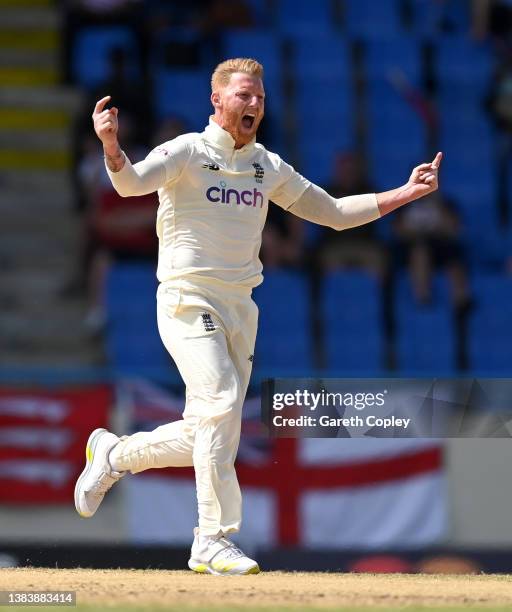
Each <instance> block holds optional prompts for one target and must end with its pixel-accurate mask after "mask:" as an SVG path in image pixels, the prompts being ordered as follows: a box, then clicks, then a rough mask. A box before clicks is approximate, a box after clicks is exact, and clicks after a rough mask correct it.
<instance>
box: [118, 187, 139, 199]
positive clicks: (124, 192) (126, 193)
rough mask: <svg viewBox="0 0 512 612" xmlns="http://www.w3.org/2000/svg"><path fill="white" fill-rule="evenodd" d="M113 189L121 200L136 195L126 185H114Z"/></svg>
mask: <svg viewBox="0 0 512 612" xmlns="http://www.w3.org/2000/svg"><path fill="white" fill-rule="evenodd" d="M114 189H115V190H116V192H117V194H118V195H120V196H121V197H122V198H129V197H130V196H134V195H138V194H137V193H134V190H133V189H132V188H131V187H129V186H127V185H114Z"/></svg>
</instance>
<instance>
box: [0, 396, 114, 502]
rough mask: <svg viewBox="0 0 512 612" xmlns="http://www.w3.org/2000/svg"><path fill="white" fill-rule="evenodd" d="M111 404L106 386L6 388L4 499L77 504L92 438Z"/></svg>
mask: <svg viewBox="0 0 512 612" xmlns="http://www.w3.org/2000/svg"><path fill="white" fill-rule="evenodd" d="M111 406H112V390H111V388H110V387H109V386H106V385H95V386H91V387H89V386H87V387H73V388H66V389H56V390H48V389H42V388H31V389H16V388H0V502H2V503H16V504H36V503H37V504H40V503H49V504H60V503H64V504H72V503H73V489H74V486H75V481H76V479H77V477H78V475H79V474H80V472H81V471H82V470H83V467H84V463H85V446H86V443H87V439H88V437H89V434H90V433H91V431H92V430H94V429H96V428H98V427H107V426H108V420H109V418H108V417H109V411H110V408H111Z"/></svg>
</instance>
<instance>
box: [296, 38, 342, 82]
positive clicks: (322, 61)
mask: <svg viewBox="0 0 512 612" xmlns="http://www.w3.org/2000/svg"><path fill="white" fill-rule="evenodd" d="M289 40H290V42H291V57H290V62H291V65H292V69H293V72H294V76H295V78H297V79H299V80H301V81H307V80H308V79H309V78H317V79H329V78H332V79H347V80H348V79H350V78H351V75H352V60H351V56H350V47H349V45H348V43H347V41H346V40H345V39H344V38H343V37H342V36H340V35H338V34H334V33H329V34H322V35H318V34H314V33H311V32H310V33H309V34H307V35H301V36H297V35H296V34H295V35H292V36H290V37H289Z"/></svg>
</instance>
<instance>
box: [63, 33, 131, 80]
mask: <svg viewBox="0 0 512 612" xmlns="http://www.w3.org/2000/svg"><path fill="white" fill-rule="evenodd" d="M117 48H121V49H123V50H124V51H125V52H126V54H127V57H128V66H127V67H128V69H129V74H130V77H131V78H132V79H133V80H134V81H135V82H136V81H137V79H139V78H140V76H141V70H140V63H139V57H140V52H139V49H138V46H137V40H136V38H135V35H134V33H133V32H132V31H131V30H130V28H128V27H125V26H90V27H87V28H81V29H80V30H79V32H78V33H77V35H76V37H75V40H74V42H73V49H72V52H71V53H72V58H71V66H72V74H73V80H74V81H75V83H77V84H79V85H83V86H84V87H86V88H89V89H92V88H94V87H96V86H97V85H99V84H101V83H102V82H103V81H105V80H106V79H107V77H108V76H109V70H110V62H109V57H110V53H111V52H112V51H113V50H114V49H117Z"/></svg>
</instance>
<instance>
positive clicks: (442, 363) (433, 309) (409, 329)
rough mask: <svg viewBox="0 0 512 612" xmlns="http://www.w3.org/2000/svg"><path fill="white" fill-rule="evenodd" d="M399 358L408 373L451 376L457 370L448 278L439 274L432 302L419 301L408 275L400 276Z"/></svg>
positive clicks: (402, 369)
mask: <svg viewBox="0 0 512 612" xmlns="http://www.w3.org/2000/svg"><path fill="white" fill-rule="evenodd" d="M395 327H396V342H395V351H396V361H397V365H398V369H399V371H400V372H402V373H406V374H407V375H426V376H429V375H431V376H449V375H452V374H453V373H454V372H455V367H456V364H455V333H454V326H453V316H452V311H451V306H450V302H449V292H448V286H447V279H446V277H444V276H441V275H437V276H435V277H434V279H433V284H432V303H431V304H429V305H428V306H420V305H418V304H417V303H416V301H415V299H414V296H413V293H412V287H411V284H410V282H409V278H408V276H407V275H406V274H405V273H401V274H399V275H398V278H397V283H396V290H395Z"/></svg>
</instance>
